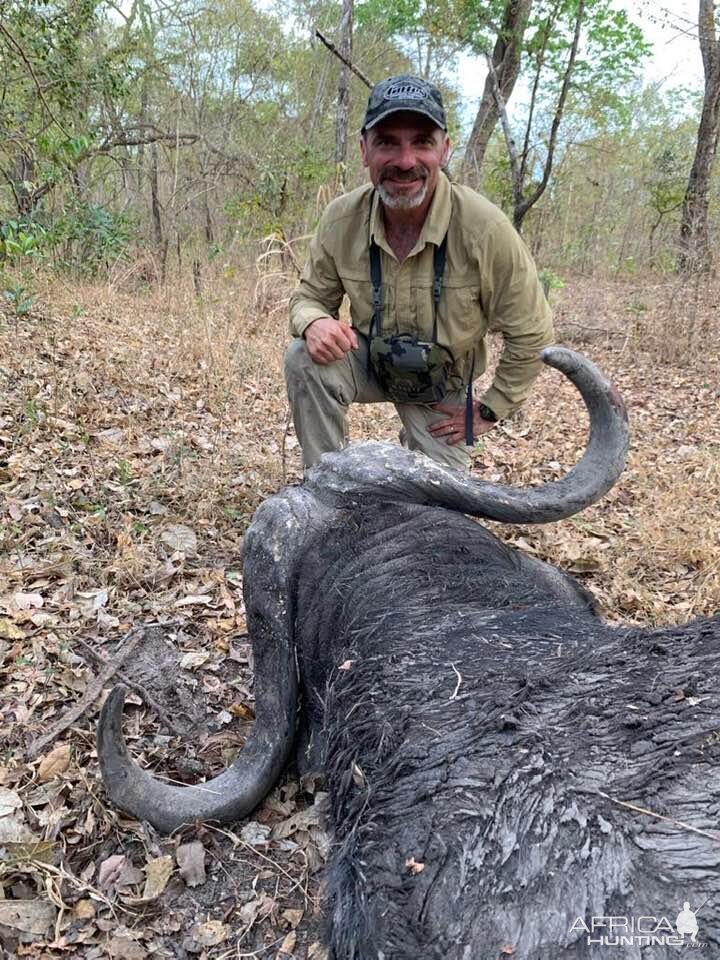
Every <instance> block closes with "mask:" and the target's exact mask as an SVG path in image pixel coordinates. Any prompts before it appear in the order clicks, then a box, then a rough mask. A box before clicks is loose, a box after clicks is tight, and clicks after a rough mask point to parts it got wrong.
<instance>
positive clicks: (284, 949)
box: [278, 930, 297, 958]
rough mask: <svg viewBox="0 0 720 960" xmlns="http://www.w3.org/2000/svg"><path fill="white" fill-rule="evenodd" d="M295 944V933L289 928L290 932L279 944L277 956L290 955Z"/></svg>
mask: <svg viewBox="0 0 720 960" xmlns="http://www.w3.org/2000/svg"><path fill="white" fill-rule="evenodd" d="M296 944H297V934H296V933H295V931H294V930H291V931H290V933H289V934H288V935H287V936H286V937H285V939H284V940H283V942H282V943H281V944H280V951H279V953H278V958H280V957H291V956H292V953H293V950H294V949H295V945H296Z"/></svg>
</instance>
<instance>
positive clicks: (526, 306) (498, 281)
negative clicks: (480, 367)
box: [481, 219, 553, 418]
mask: <svg viewBox="0 0 720 960" xmlns="http://www.w3.org/2000/svg"><path fill="white" fill-rule="evenodd" d="M493 231H494V235H493V237H492V242H490V243H485V244H484V245H483V246H484V248H485V257H484V258H482V259H486V261H487V262H486V263H485V264H484V265H481V270H482V272H483V274H484V276H485V277H487V278H489V283H488V284H487V285H486V286H485V289H484V297H483V299H484V301H485V302H484V303H483V309H484V311H485V314H486V316H487V318H488V324H489V329H490V330H491V331H493V332H497V333H500V334H501V335H502V338H503V341H504V345H503V350H502V354H501V357H500V360H499V362H498V365H497V368H496V370H495V376H494V378H493V382H492V384H491V386H490V388H489V389H488V391H487V392H486V393H485V395H484V396H483V397H482V402H483V403H486V404H487V405H488V406H489V407H490V409H491V410H493V411H494V412H495V413H496V414H497V416H498V417H500V418H502V417H507V416H509V415H510V414H511V413H513V412H514V411H515V410H517V408H518V407H519V406H520V405H521V404H522V403H523V402H524V401H525V400H526V399H527V397H528V395H529V393H530V390H531V388H532V385H533V383H534V382H535V380H536V379H537V376H538V374H539V373H540V370H541V368H542V361H541V360H540V353H541V351H542V350H543V348H544V347H546V346H548V345H549V344H550V343H552V342H553V325H552V317H551V313H550V307H549V305H548V302H547V299H546V297H545V295H544V293H543V291H542V289H541V287H540V282H539V280H538V276H537V270H536V268H535V264H534V262H533V259H532V257H531V256H530V252H529V251H528V249H527V247H526V246H525V244H524V243H523V241H522V239H521V238H520V236H519V235H518V234H517V233H516V231H515V229H514V228H513V226H512V224H511V223H510V222H509V221H508V220H505V219H503V220H501V221H496V223H495V224H494V225H493Z"/></svg>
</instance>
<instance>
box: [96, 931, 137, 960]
mask: <svg viewBox="0 0 720 960" xmlns="http://www.w3.org/2000/svg"><path fill="white" fill-rule="evenodd" d="M105 949H106V950H107V952H108V955H109V956H110V957H112V958H113V960H145V958H146V957H147V950H145V948H144V947H142V946H141V945H140V944H139V943H136V941H135V940H131V939H130V937H126V936H123V935H122V934H117V935H116V936H114V937H113V938H112V939H111V940H109V941H108V944H107V947H106V948H105Z"/></svg>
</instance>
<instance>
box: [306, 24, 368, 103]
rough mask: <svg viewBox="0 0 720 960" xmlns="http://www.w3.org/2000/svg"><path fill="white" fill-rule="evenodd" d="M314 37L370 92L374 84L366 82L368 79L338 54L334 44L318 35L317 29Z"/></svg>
mask: <svg viewBox="0 0 720 960" xmlns="http://www.w3.org/2000/svg"><path fill="white" fill-rule="evenodd" d="M315 36H316V37H317V38H318V40H320V41H322V43H324V44H325V46H326V47H327V48H328V50H329V51H330V52H331V53H334V54H335V56H336V57H337V58H338V60H340V61H341V62H342V63H344V64H345V66H346V67H349V68H350V69H351V70H352V72H353V73H354V74H355V76H356V77H359V78H360V79H361V80H362V82H363V83H364V84H365V86H366V87H367V88H368V89H369V90H372V88H373V87H374V86H375V84H374V83H373V82H372V81H371V80H368V78H367V77H366V76H365V74H364V73H363V72H362V70H360V69H359V68H358V67H356V66H355V64H353V63H351V62H350V60H348V59H347V58H346V57H344V56H343V55H342V54H341V53H340V51H339V50H338V48H337V47H336V46H335V44H334V43H333V42H332V40H328V39H327V37H324V36H323V35H322V34H321V33H320V31H319V30H317V29H316V30H315Z"/></svg>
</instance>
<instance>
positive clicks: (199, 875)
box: [175, 840, 207, 887]
mask: <svg viewBox="0 0 720 960" xmlns="http://www.w3.org/2000/svg"><path fill="white" fill-rule="evenodd" d="M175 859H176V860H177V865H178V867H179V868H180V876H181V877H182V878H183V880H184V881H185V883H186V884H187V885H188V886H189V887H199V886H200V884H202V883H205V880H206V879H207V876H206V874H205V847H203V845H202V844H201V843H200V842H199V841H197V840H196V841H194V842H193V843H183V844H182V845H181V846H179V847H178V848H177V851H176V853H175Z"/></svg>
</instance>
